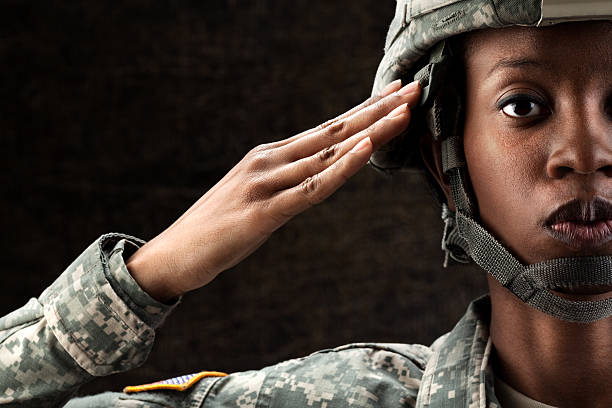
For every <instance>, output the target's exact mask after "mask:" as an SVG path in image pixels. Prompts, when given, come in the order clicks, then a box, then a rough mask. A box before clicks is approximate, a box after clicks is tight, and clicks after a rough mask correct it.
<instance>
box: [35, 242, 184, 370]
mask: <svg viewBox="0 0 612 408" xmlns="http://www.w3.org/2000/svg"><path fill="white" fill-rule="evenodd" d="M142 242H143V241H141V240H139V239H137V238H134V237H130V236H128V235H123V234H115V233H114V234H106V235H103V236H101V237H100V238H99V239H98V240H96V241H95V242H94V243H93V244H91V245H90V246H89V248H87V249H86V250H85V251H84V252H83V253H82V254H81V255H80V256H79V257H78V258H77V259H76V260H75V261H74V262H73V263H72V264H71V265H70V266H69V267H68V268H67V269H66V271H64V273H63V274H62V275H60V277H59V278H58V279H57V280H56V281H55V282H54V283H53V284H52V285H51V286H50V287H49V288H47V289H46V290H45V291H44V292H43V294H42V295H41V296H40V298H39V300H40V303H41V304H42V305H43V310H44V314H45V317H46V319H47V321H48V323H49V326H50V328H51V329H52V330H53V333H54V335H55V337H56V338H57V340H58V342H59V343H60V344H61V345H62V347H63V348H64V349H65V350H66V351H67V352H68V353H69V354H70V355H71V357H72V358H74V360H75V361H76V362H77V363H78V364H79V366H81V367H82V368H83V369H84V370H85V371H87V372H88V373H89V374H91V375H93V376H103V375H108V374H112V373H116V372H120V371H125V370H129V369H131V368H134V367H137V366H139V365H141V364H142V363H143V362H144V361H145V360H146V358H147V357H148V355H149V352H150V350H151V347H152V346H153V341H154V339H155V330H154V329H155V328H156V327H158V326H159V325H160V324H161V323H162V322H163V320H164V318H165V317H166V316H167V315H168V314H169V313H170V312H171V311H172V309H173V308H174V307H175V306H176V304H177V303H178V302H176V303H175V304H172V305H165V304H162V303H160V302H158V301H156V300H155V299H153V298H151V297H150V296H149V295H147V294H146V293H145V292H144V291H142V289H140V288H139V287H138V285H137V284H136V282H135V281H134V280H133V279H132V278H131V276H130V274H129V272H128V270H127V267H126V266H125V262H124V261H123V256H122V255H123V251H124V249H125V245H126V244H127V243H129V244H130V245H135V246H139V245H141V244H142Z"/></svg>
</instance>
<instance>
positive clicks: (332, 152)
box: [317, 144, 338, 162]
mask: <svg viewBox="0 0 612 408" xmlns="http://www.w3.org/2000/svg"><path fill="white" fill-rule="evenodd" d="M337 153H338V145H337V144H334V145H331V146H328V147H326V148H325V149H323V150H321V151H320V152H319V153H317V158H318V160H319V161H321V162H327V161H328V160H330V159H331V158H333V157H334V156H336V154H337Z"/></svg>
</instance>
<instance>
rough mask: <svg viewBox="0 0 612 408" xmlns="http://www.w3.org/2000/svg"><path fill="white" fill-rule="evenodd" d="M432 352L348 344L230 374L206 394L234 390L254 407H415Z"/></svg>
mask: <svg viewBox="0 0 612 408" xmlns="http://www.w3.org/2000/svg"><path fill="white" fill-rule="evenodd" d="M430 355H431V351H430V349H429V348H428V347H425V346H422V345H406V344H376V343H359V344H349V345H346V346H342V347H338V348H334V349H328V350H322V351H319V352H316V353H313V354H311V355H309V356H307V357H304V358H299V359H294V360H288V361H285V362H283V363H280V364H277V365H274V366H271V367H267V368H264V369H263V370H261V371H258V372H250V373H241V374H238V375H230V376H228V377H226V378H224V379H221V380H220V381H218V382H217V383H216V384H215V386H214V387H213V389H212V390H210V393H209V397H212V398H213V399H214V398H215V397H214V395H215V394H216V395H221V394H224V395H225V396H228V394H233V398H235V399H234V401H245V399H244V398H245V397H246V399H247V400H250V401H251V402H254V403H255V404H254V405H252V406H257V407H281V406H292V407H327V408H335V407H347V406H351V407H353V406H354V407H392V406H413V405H414V403H415V401H416V396H417V394H418V390H419V387H420V383H421V377H422V375H423V371H424V369H425V365H426V364H427V361H428V359H429V356H430ZM234 376H236V377H237V378H232V377H234ZM239 377H242V381H235V380H239ZM247 377H248V379H247ZM245 380H246V381H245ZM247 384H248V385H247ZM241 394H242V395H241ZM233 398H232V399H233ZM247 405H248V404H247Z"/></svg>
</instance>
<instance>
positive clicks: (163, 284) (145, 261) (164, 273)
mask: <svg viewBox="0 0 612 408" xmlns="http://www.w3.org/2000/svg"><path fill="white" fill-rule="evenodd" d="M151 242H153V241H151ZM151 247H152V245H151V243H147V244H145V245H144V246H143V247H141V248H139V249H138V250H137V251H136V252H134V253H133V254H132V255H131V256H130V257H129V258H128V260H127V261H126V262H125V264H126V267H127V269H128V271H129V272H130V275H132V278H134V280H135V281H136V283H137V284H138V286H140V288H141V289H142V290H144V291H145V292H146V293H147V294H149V296H151V297H152V298H153V299H155V300H157V301H159V302H162V303H168V302H169V301H171V300H172V299H175V298H177V297H179V296H181V295H182V294H183V292H182V291H181V290H179V289H178V288H176V287H175V285H173V284H172V280H171V279H170V275H171V274H170V272H169V271H170V268H168V267H167V266H166V265H167V264H168V261H167V259H165V258H166V257H164V256H162V255H161V254H158V253H156V251H154V250H153V249H152V248H151Z"/></svg>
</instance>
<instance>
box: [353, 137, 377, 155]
mask: <svg viewBox="0 0 612 408" xmlns="http://www.w3.org/2000/svg"><path fill="white" fill-rule="evenodd" d="M371 143H372V141H371V140H370V138H369V137H366V138H365V139H363V140H362V141H361V142H359V143H357V145H356V146H355V147H353V148H352V149H351V153H357V152H359V151H361V150H365V149H366V148H369V145H370V144H371Z"/></svg>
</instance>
